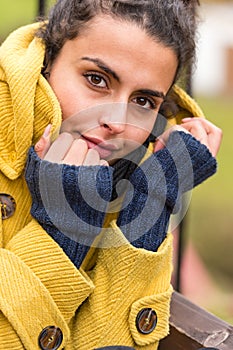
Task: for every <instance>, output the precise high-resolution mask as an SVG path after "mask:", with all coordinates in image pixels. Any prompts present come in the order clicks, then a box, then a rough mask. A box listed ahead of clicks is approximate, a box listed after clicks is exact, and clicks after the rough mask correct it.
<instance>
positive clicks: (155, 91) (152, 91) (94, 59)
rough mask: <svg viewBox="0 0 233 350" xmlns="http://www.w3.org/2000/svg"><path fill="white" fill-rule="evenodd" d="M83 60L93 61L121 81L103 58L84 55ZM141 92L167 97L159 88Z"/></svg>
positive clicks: (141, 91) (140, 91)
mask: <svg viewBox="0 0 233 350" xmlns="http://www.w3.org/2000/svg"><path fill="white" fill-rule="evenodd" d="M81 59H82V60H83V61H89V62H93V63H95V64H96V65H97V67H99V68H100V69H102V70H103V71H104V72H106V73H108V74H110V75H112V77H113V78H114V79H116V80H117V81H118V82H120V78H119V76H118V75H117V73H116V72H114V71H113V70H112V69H111V68H110V67H108V66H107V65H106V64H105V63H104V62H103V61H102V60H100V59H99V58H92V57H87V56H85V57H82V58H81ZM138 92H139V93H141V94H144V95H150V96H155V97H158V98H162V99H163V100H164V99H165V94H164V93H163V92H161V91H157V90H150V89H141V90H138Z"/></svg>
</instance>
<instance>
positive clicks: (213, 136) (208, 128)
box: [182, 118, 222, 157]
mask: <svg viewBox="0 0 233 350" xmlns="http://www.w3.org/2000/svg"><path fill="white" fill-rule="evenodd" d="M189 119H190V120H189ZM182 121H183V120H182ZM182 125H183V127H184V128H187V129H188V130H189V131H190V132H191V134H192V135H193V136H194V137H195V138H196V139H198V140H199V141H200V142H201V143H203V144H205V145H206V146H207V147H208V149H209V151H210V152H211V153H212V155H213V156H214V157H215V156H216V155H217V153H218V151H219V148H220V145H221V140H222V130H221V129H220V128H218V127H217V126H216V125H214V124H213V123H211V122H210V121H208V120H206V119H204V118H185V119H184V124H182Z"/></svg>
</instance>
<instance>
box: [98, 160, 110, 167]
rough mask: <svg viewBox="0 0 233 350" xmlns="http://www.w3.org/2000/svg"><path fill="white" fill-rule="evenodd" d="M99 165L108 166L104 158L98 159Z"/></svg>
mask: <svg viewBox="0 0 233 350" xmlns="http://www.w3.org/2000/svg"><path fill="white" fill-rule="evenodd" d="M100 165H103V166H109V163H108V162H107V161H106V160H105V159H100Z"/></svg>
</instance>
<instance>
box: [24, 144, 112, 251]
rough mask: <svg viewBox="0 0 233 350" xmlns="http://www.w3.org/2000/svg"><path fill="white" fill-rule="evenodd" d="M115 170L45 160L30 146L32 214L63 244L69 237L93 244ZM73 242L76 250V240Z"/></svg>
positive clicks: (28, 172)
mask: <svg viewBox="0 0 233 350" xmlns="http://www.w3.org/2000/svg"><path fill="white" fill-rule="evenodd" d="M112 173H113V169H112V168H111V167H108V166H79V167H76V166H69V165H65V164H57V163H51V162H48V161H44V160H41V159H40V158H39V157H38V156H37V154H36V153H35V151H34V149H33V148H30V150H29V154H28V161H27V165H26V170H25V178H26V182H27V185H28V188H29V190H30V192H31V196H32V208H31V215H32V216H33V217H34V218H35V219H36V220H37V221H38V222H39V223H40V224H41V225H42V227H43V228H44V229H45V230H46V231H47V232H48V233H49V234H50V235H51V236H52V237H53V238H54V239H55V240H56V241H57V242H58V244H60V245H61V246H62V247H63V246H64V245H66V246H68V245H69V244H68V242H69V241H68V240H67V239H69V240H72V241H74V242H76V243H78V244H80V245H83V246H85V247H89V246H91V244H92V242H93V240H94V239H95V237H96V236H97V235H98V234H99V233H100V231H101V229H102V226H103V222H104V219H105V214H106V210H107V206H108V204H109V201H110V199H111V194H112ZM70 246H71V250H73V249H74V243H72V244H71V242H70ZM76 248H77V244H76ZM86 249H87V248H85V250H86Z"/></svg>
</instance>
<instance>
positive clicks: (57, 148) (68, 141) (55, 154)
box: [44, 133, 74, 163]
mask: <svg viewBox="0 0 233 350" xmlns="http://www.w3.org/2000/svg"><path fill="white" fill-rule="evenodd" d="M73 141H74V139H73V137H72V136H71V135H70V134H69V133H62V134H60V135H59V136H58V138H57V139H56V140H55V141H54V142H53V143H52V145H51V147H50V148H49V150H48V152H47V153H46V156H45V157H44V159H45V160H48V161H50V162H53V163H60V162H61V161H62V159H63V158H64V157H65V155H66V153H67V152H68V150H69V149H70V147H71V145H72V143H73Z"/></svg>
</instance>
